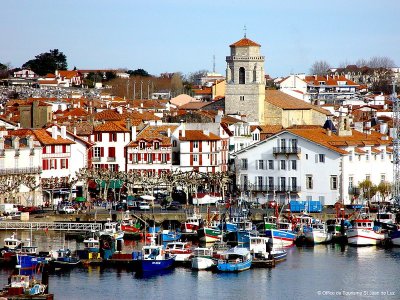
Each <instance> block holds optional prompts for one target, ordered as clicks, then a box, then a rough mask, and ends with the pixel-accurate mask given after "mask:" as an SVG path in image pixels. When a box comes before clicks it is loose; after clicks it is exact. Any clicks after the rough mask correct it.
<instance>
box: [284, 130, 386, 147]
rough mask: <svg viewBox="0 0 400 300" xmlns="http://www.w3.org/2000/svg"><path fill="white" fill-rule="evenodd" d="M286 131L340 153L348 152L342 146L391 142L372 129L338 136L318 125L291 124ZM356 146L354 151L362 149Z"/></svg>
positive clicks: (361, 145) (353, 131)
mask: <svg viewBox="0 0 400 300" xmlns="http://www.w3.org/2000/svg"><path fill="white" fill-rule="evenodd" d="M287 131H288V132H291V133H293V134H295V135H297V136H301V137H303V138H305V139H307V140H309V141H312V142H315V143H317V144H319V145H321V146H324V147H326V148H329V149H331V150H333V151H336V152H338V153H341V154H348V152H347V151H346V150H344V149H342V147H348V146H358V147H364V146H365V145H366V144H371V145H376V146H379V145H390V144H391V143H392V139H391V138H389V139H388V140H383V139H382V136H383V135H382V134H380V133H379V132H374V131H372V132H371V133H370V134H368V135H366V134H365V133H362V132H359V131H357V130H352V135H351V136H338V135H337V134H335V133H331V135H328V134H327V132H326V130H325V129H323V128H322V127H319V126H318V127H317V126H308V127H305V126H293V127H290V128H288V129H287ZM358 147H357V148H356V149H355V151H356V152H357V151H358V150H360V151H363V150H361V149H360V148H358ZM359 153H361V152H359Z"/></svg>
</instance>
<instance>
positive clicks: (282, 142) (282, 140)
mask: <svg viewBox="0 0 400 300" xmlns="http://www.w3.org/2000/svg"><path fill="white" fill-rule="evenodd" d="M281 148H286V140H285V139H281Z"/></svg>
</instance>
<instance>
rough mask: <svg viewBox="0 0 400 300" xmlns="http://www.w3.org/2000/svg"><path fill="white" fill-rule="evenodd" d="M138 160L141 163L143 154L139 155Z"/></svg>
mask: <svg viewBox="0 0 400 300" xmlns="http://www.w3.org/2000/svg"><path fill="white" fill-rule="evenodd" d="M137 160H138V161H141V160H142V154H140V153H138V154H137Z"/></svg>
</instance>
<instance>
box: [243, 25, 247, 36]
mask: <svg viewBox="0 0 400 300" xmlns="http://www.w3.org/2000/svg"><path fill="white" fill-rule="evenodd" d="M243 31H244V38H246V33H247V27H246V25H244V27H243Z"/></svg>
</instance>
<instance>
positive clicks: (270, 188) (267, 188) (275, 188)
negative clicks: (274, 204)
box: [240, 184, 301, 193]
mask: <svg viewBox="0 0 400 300" xmlns="http://www.w3.org/2000/svg"><path fill="white" fill-rule="evenodd" d="M240 190H242V191H250V190H251V191H253V192H291V193H298V192H300V191H301V186H281V185H252V184H243V185H241V186H240Z"/></svg>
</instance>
